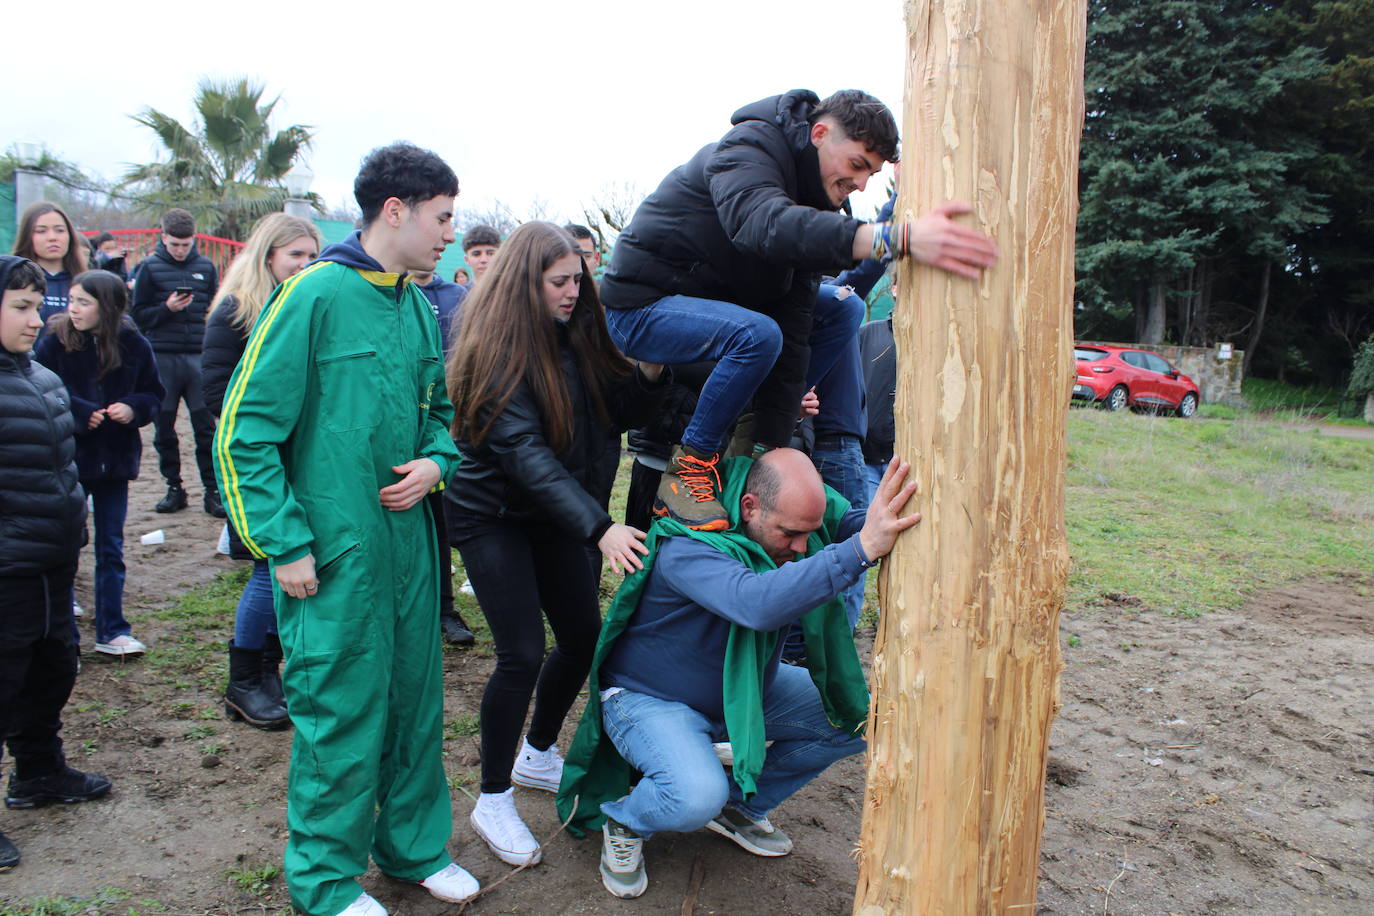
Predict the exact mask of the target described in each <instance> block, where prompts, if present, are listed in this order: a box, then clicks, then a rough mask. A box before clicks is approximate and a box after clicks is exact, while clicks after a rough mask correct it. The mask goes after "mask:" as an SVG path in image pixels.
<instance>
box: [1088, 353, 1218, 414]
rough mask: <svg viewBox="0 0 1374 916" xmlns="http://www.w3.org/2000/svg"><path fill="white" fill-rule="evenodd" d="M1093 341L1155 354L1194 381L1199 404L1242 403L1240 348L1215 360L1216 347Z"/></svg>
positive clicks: (1216, 356)
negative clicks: (1199, 390) (1199, 397)
mask: <svg viewBox="0 0 1374 916" xmlns="http://www.w3.org/2000/svg"><path fill="white" fill-rule="evenodd" d="M1094 342H1095V343H1106V344H1109V345H1110V346H1113V347H1131V348H1132V349H1136V350H1148V351H1150V352H1151V353H1158V354H1159V355H1160V356H1162V357H1164V358H1165V359H1167V360H1168V361H1169V362H1171V363H1173V364H1174V365H1175V366H1177V367H1178V371H1180V372H1182V373H1183V374H1184V375H1186V376H1188V377H1189V378H1191V379H1192V380H1193V381H1195V382H1197V386H1198V388H1199V389H1201V394H1202V403H1204V404H1230V405H1231V406H1233V407H1243V406H1244V405H1245V399H1244V398H1243V397H1242V396H1241V393H1240V383H1241V379H1242V367H1243V366H1244V365H1245V353H1244V352H1243V351H1241V350H1232V351H1231V358H1230V359H1219V358H1218V354H1219V353H1220V352H1221V350H1220V348H1219V347H1175V346H1172V345H1170V344H1138V343H1115V342H1112V341H1094ZM1080 343H1089V341H1080Z"/></svg>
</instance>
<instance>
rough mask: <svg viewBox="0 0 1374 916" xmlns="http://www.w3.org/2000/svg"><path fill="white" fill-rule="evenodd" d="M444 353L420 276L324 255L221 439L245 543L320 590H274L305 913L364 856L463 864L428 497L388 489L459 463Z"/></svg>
mask: <svg viewBox="0 0 1374 916" xmlns="http://www.w3.org/2000/svg"><path fill="white" fill-rule="evenodd" d="M355 239H356V236H355ZM348 244H349V243H344V245H341V246H335V247H336V248H345V247H347V246H348ZM353 247H354V248H356V252H357V254H358V255H361V256H362V257H363V258H366V255H365V254H364V253H363V252H362V249H361V246H360V245H358V244H357V243H356V241H354V243H353ZM330 254H331V251H326V252H325V255H324V257H325V258H328V257H329V256H330ZM344 259H345V260H348V252H344ZM355 260H356V259H355ZM367 260H370V259H367ZM374 263H375V262H374ZM441 352H442V348H441V345H440V338H439V331H438V326H437V325H436V323H435V321H434V316H433V313H432V312H431V310H430V307H429V303H428V302H427V301H426V300H425V298H424V296H423V295H422V294H421V293H420V292H419V291H418V290H417V289H416V288H415V287H414V286H412V285H411V284H410V283H409V282H403V281H402V279H401V278H400V277H398V275H396V274H387V273H382V272H380V271H376V270H364V269H360V268H358V267H354V266H346V264H345V263H339V262H337V261H321V262H317V263H315V264H314V265H312V266H310V267H308V268H306V269H305V270H303V271H301V272H300V273H298V274H296V275H295V276H294V277H292V278H290V279H289V280H287V281H286V282H285V283H283V284H282V285H281V286H280V287H278V289H277V291H276V293H275V295H274V296H273V297H272V299H271V300H270V301H269V302H268V304H267V306H266V307H265V308H264V310H263V313H262V315H261V316H260V317H259V319H258V321H257V323H256V324H255V325H254V327H253V333H252V335H251V336H250V338H249V340H248V344H247V349H246V350H245V352H244V355H243V358H242V360H241V361H240V363H239V366H238V369H237V370H236V371H235V373H234V376H233V379H232V380H231V381H230V383H229V391H228V394H227V396H226V397H225V400H224V411H223V414H222V416H221V419H220V425H219V429H218V431H217V433H216V436H215V467H216V471H217V472H218V474H219V480H220V487H221V492H222V493H223V495H224V504H225V508H226V510H227V511H228V513H229V518H230V520H231V521H232V522H233V523H234V526H235V528H236V529H237V530H238V532H239V533H240V534H241V535H242V536H243V541H244V543H245V544H246V545H247V546H248V547H249V548H250V549H251V550H252V551H253V552H254V553H255V554H256V555H258V556H260V557H265V558H268V559H270V560H271V561H272V562H274V563H288V562H291V561H293V560H296V559H299V558H301V557H303V556H305V555H306V553H307V552H308V553H311V554H313V555H314V558H315V568H316V571H317V574H318V578H319V582H320V585H319V592H318V594H317V595H316V596H315V597H311V598H306V599H294V598H291V597H290V596H288V595H286V594H285V593H284V592H283V591H282V589H281V588H280V586H276V587H275V591H276V595H275V599H276V610H277V624H278V628H279V630H280V633H281V641H282V647H283V649H284V653H285V657H286V667H285V674H284V680H285V688H286V697H287V703H288V706H289V708H290V713H291V720H292V722H293V723H294V724H295V726H296V734H295V743H294V744H293V746H292V750H291V772H290V778H289V784H288V798H287V825H288V828H289V831H290V834H289V839H288V840H287V844H286V857H285V873H286V880H287V884H288V886H289V888H290V892H291V900H292V903H294V904H295V906H296V908H297V909H298V910H300V911H302V912H304V913H308V914H318V916H334V914H336V913H339V912H340V911H342V910H343V909H345V908H346V907H347V906H348V905H349V904H350V903H352V902H353V900H354V899H355V898H356V897H357V896H358V894H359V893H360V891H361V888H360V887H359V885H358V883H357V881H356V880H355V879H356V877H357V876H358V875H361V874H363V873H364V872H366V871H367V867H368V855H369V853H370V854H371V856H372V858H373V860H375V861H376V863H377V865H378V867H379V868H380V869H381V870H382V871H383V872H385V873H386V874H389V875H392V876H395V877H397V878H400V879H402V880H408V881H420V880H423V879H424V878H427V877H429V876H430V875H432V874H433V873H435V872H437V871H439V870H441V869H442V868H444V867H446V866H447V865H448V864H449V863H450V862H451V861H452V859H451V857H450V856H449V853H448V851H447V843H448V840H449V836H450V834H451V833H452V828H453V824H452V807H451V801H450V798H449V792H448V785H447V782H446V780H445V775H444V767H443V759H442V740H443V684H442V669H441V666H440V655H439V652H440V649H439V632H438V620H439V578H438V577H439V575H440V562H439V557H438V556H437V548H436V545H435V535H434V530H433V528H432V525H433V520H432V519H431V517H430V515H429V509H428V506H427V501H426V500H423V499H422V500H420V501H419V502H417V503H416V504H415V505H414V506H413V507H411V508H410V509H408V510H406V511H404V512H392V511H388V510H387V509H384V508H383V507H382V505H381V502H380V497H379V496H378V491H379V490H380V489H382V488H383V487H386V486H389V485H391V484H393V483H396V482H397V481H398V480H399V479H400V478H399V477H398V475H397V474H396V473H395V472H393V471H392V470H391V469H392V467H393V466H394V465H400V464H404V463H406V462H407V461H411V460H412V459H415V458H417V457H425V458H432V459H433V460H434V461H435V462H436V463H437V464H438V465H439V470H440V474H441V479H443V480H448V479H449V477H450V476H451V475H452V473H453V471H454V469H455V468H456V467H457V465H458V461H459V456H458V451H457V449H456V448H455V447H454V445H453V440H452V439H451V438H450V437H449V433H448V426H449V422H450V420H451V419H452V413H453V408H452V405H451V404H450V403H449V400H448V396H447V392H446V389H445V385H444V373H443V365H442V362H441V358H440V353H441Z"/></svg>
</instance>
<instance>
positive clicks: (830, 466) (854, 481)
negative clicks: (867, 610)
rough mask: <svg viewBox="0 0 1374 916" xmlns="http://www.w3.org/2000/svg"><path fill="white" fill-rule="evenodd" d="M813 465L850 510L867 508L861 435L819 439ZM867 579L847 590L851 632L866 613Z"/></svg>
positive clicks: (820, 437)
mask: <svg viewBox="0 0 1374 916" xmlns="http://www.w3.org/2000/svg"><path fill="white" fill-rule="evenodd" d="M811 462H812V463H813V464H814V465H815V466H816V470H817V471H819V472H820V475H821V480H824V481H825V482H826V484H827V485H828V486H829V487H830V488H831V489H833V490H835V491H836V492H837V493H839V494H840V495H841V496H843V497H844V498H845V499H847V500H849V506H850V508H852V509H867V508H868V503H869V492H868V479H867V475H866V474H865V468H864V453H863V449H862V448H860V446H859V437H858V436H846V435H822V436H817V437H816V444H815V446H814V447H813V448H812V449H811ZM865 578H867V577H866V576H861V577H859V581H857V582H855V583H854V584H853V585H851V586H850V587H849V588H847V589H845V591H844V607H845V616H847V617H848V618H849V626H850V628H851V629H853V628H854V627H856V626H858V623H859V614H860V612H862V611H863V606H864V579H865Z"/></svg>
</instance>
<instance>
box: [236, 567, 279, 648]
mask: <svg viewBox="0 0 1374 916" xmlns="http://www.w3.org/2000/svg"><path fill="white" fill-rule="evenodd" d="M275 632H277V609H276V607H274V606H273V604H272V571H271V569H270V567H269V566H268V563H267V561H266V560H254V561H253V574H252V575H251V576H249V577H248V582H247V584H246V585H244V586H243V594H242V595H241V596H240V597H239V606H238V609H237V610H236V611H234V645H235V646H238V647H239V648H240V649H251V650H253V651H257V650H258V649H261V648H262V646H263V643H264V642H266V639H267V634H268V633H275Z"/></svg>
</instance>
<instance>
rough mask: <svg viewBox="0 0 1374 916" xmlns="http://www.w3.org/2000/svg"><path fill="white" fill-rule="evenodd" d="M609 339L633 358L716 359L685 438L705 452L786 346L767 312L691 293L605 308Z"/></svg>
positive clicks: (716, 446) (663, 360)
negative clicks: (634, 305) (639, 305)
mask: <svg viewBox="0 0 1374 916" xmlns="http://www.w3.org/2000/svg"><path fill="white" fill-rule="evenodd" d="M606 326H607V329H608V330H609V331H610V333H611V340H613V341H615V345H616V346H617V347H619V348H620V350H621V352H622V353H624V354H625V355H626V356H629V357H631V358H632V359H642V360H646V361H648V362H651V363H666V364H673V363H694V362H700V361H703V360H715V361H716V368H715V369H713V370H712V371H711V374H710V376H708V377H707V379H706V384H705V385H704V386H703V387H702V389H701V396H700V397H699V398H698V399H697V408H696V412H695V413H694V414H693V415H692V422H691V423H689V424H687V429H685V430H684V431H683V433H682V444H683V445H687V446H690V447H692V448H694V449H696V450H698V451H701V452H706V453H707V454H710V453H713V452H716V451H719V450H720V447H721V445H722V443H723V442H724V441H725V434H726V432H727V431H728V430H729V428H730V426H731V425H732V424H733V423H734V422H735V419H736V418H737V417H738V416H739V415H740V413H741V411H743V410H744V406H745V405H746V404H748V403H749V399H750V398H751V397H753V395H754V391H755V389H757V388H758V387H759V383H760V382H762V381H763V380H764V378H765V377H767V375H768V371H769V370H770V369H772V368H773V362H774V361H775V360H776V359H777V358H778V353H779V351H780V350H781V349H782V332H781V331H779V330H778V325H777V323H776V322H775V321H773V319H771V318H769V317H768V316H767V315H762V314H760V313H758V312H753V311H750V310H749V309H746V308H741V307H740V306H738V305H732V304H731V303H729V302H720V301H718V300H715V299H696V298H693V297H691V296H666V297H664V298H662V299H659V300H658V301H657V302H655V303H653V304H652V305H646V306H644V307H642V308H637V309H606Z"/></svg>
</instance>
